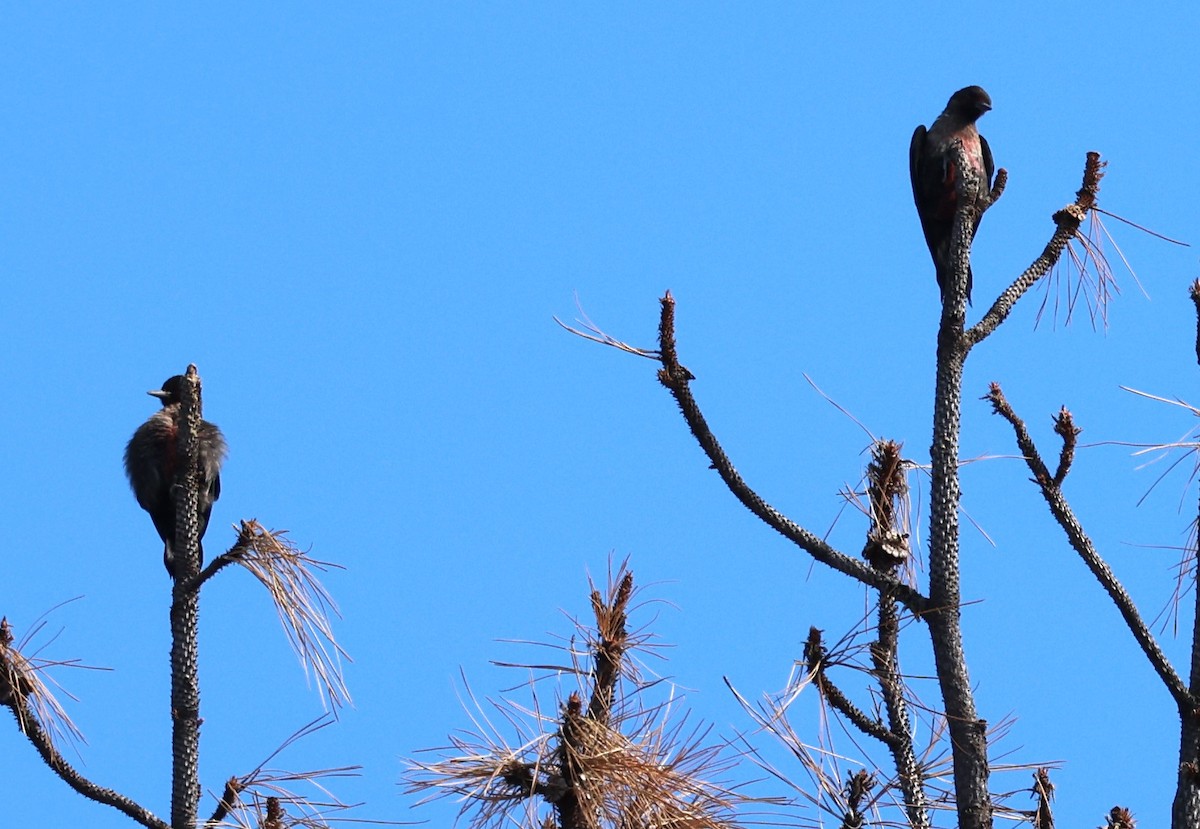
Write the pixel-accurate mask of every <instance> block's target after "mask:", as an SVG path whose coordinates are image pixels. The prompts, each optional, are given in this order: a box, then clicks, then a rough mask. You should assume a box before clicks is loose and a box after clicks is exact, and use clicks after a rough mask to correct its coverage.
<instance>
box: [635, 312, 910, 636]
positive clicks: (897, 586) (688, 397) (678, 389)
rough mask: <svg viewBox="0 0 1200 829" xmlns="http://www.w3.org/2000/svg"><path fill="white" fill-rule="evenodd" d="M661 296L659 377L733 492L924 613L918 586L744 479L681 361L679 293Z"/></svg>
mask: <svg viewBox="0 0 1200 829" xmlns="http://www.w3.org/2000/svg"><path fill="white" fill-rule="evenodd" d="M659 301H660V303H661V304H662V317H661V319H660V322H659V329H658V330H659V346H660V354H661V359H662V366H663V367H662V368H661V369H659V372H658V379H659V381H660V382H661V383H662V384H663V385H664V386H666V388H667V390H668V391H670V392H671V395H672V396H673V397H674V398H675V402H676V403H677V404H678V405H679V409H680V411H681V412H682V413H683V417H684V420H686V421H687V424H688V427H689V428H690V429H691V431H692V434H693V435H694V436H695V438H696V440H697V441H698V442H699V443H700V448H702V449H703V450H704V453H705V454H706V455H708V458H709V460H710V461H712V465H713V468H714V469H716V470H717V473H718V474H720V476H721V479H722V480H723V481H724V482H725V485H726V486H727V487H729V491H730V492H732V493H733V494H734V496H735V497H736V498H737V499H738V500H739V501H741V502H742V504H743V505H744V506H745V507H746V509H748V510H750V511H751V512H752V513H754V514H755V515H757V516H758V517H759V518H760V519H761V520H762V521H763V522H764V523H766V524H767V526H769V527H771V528H772V529H774V530H775V531H776V532H778V533H779V534H780V535H782V536H783V537H784V538H786V539H788V540H789V541H791V542H792V543H793V544H795V545H796V546H798V547H800V548H801V549H802V550H804V551H805V552H807V553H808V554H809V555H811V556H812V557H813V558H815V559H816V560H817V561H819V562H821V563H822V564H826V565H828V566H829V567H832V568H833V569H834V570H837V571H838V572H839V573H843V574H845V575H847V576H850V577H851V578H853V579H856V580H858V581H860V582H862V583H863V584H866V585H869V586H871V587H874V588H875V589H877V590H887V591H890V592H891V593H893V594H894V595H895V596H896V598H897V599H898V600H899V601H901V602H903V603H904V605H905V607H907V608H908V609H909V610H910V611H912V613H914V614H915V615H917V616H920V615H921V614H922V613H924V612H925V611H926V610H927V609H928V607H929V604H928V600H927V599H926V598H925V597H924V596H922V595H921V594H920V593H919V592H918V591H917V590H915V589H914V588H912V587H910V586H909V585H907V584H904V583H902V582H900V581H899V580H897V579H895V578H890V577H888V576H887V575H885V574H884V573H880V572H879V571H877V570H874V569H872V568H871V567H868V566H867V565H865V564H864V563H863V562H861V561H859V560H857V559H855V558H851V557H850V556H848V555H846V554H845V553H843V552H840V551H839V550H836V549H834V548H833V547H831V546H830V545H829V544H827V543H826V542H825V541H824V540H822V539H821V538H820V537H818V536H816V535H814V534H813V533H811V532H809V531H808V530H806V529H804V528H803V527H801V526H800V525H798V524H796V523H794V522H793V521H791V520H790V519H789V518H787V517H785V516H784V515H783V514H782V513H780V512H779V511H778V510H777V509H775V508H774V507H773V506H771V505H770V504H768V503H767V502H766V501H765V500H763V498H762V497H761V496H760V495H759V494H758V493H757V492H755V491H754V490H753V489H751V488H750V486H749V485H748V484H747V483H746V482H745V480H743V479H742V476H741V475H740V474H738V472H737V470H736V469H734V467H733V463H732V462H731V461H730V460H729V456H728V455H726V454H725V450H723V449H722V448H721V444H720V443H718V442H717V439H716V436H714V435H713V433H712V431H711V430H710V429H709V427H708V423H707V421H705V419H704V415H703V413H702V412H701V411H700V407H699V405H698V404H697V403H696V399H695V397H693V396H692V391H691V388H690V386H689V385H688V384H689V382H690V381H691V380H694V379H695V376H694V375H693V374H692V373H691V372H690V371H688V370H687V369H686V368H684V367H683V366H682V365H681V364H680V362H679V356H678V354H677V353H676V349H675V298H674V297H672V296H671V292H670V291H667V293H666V295H665V296H663V298H662V299H661V300H659Z"/></svg>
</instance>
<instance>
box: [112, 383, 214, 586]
mask: <svg viewBox="0 0 1200 829" xmlns="http://www.w3.org/2000/svg"><path fill="white" fill-rule="evenodd" d="M183 384H184V377H183V375H179V374H177V375H175V376H174V377H172V378H171V379H169V380H167V382H165V383H163V384H162V388H161V389H155V390H154V391H149V392H146V393H147V394H149V395H151V396H152V397H157V398H158V399H159V400H161V401H162V408H161V409H159V410H158V411H157V412H155V413H154V414H152V415H150V418H149V419H148V420H147V421H146V422H145V423H143V424H142V425H141V426H139V427H138V430H137V431H136V432H134V433H133V437H132V438H130V439H129V444H128V445H127V446H126V447H125V474H126V476H128V478H129V486H130V488H132V489H133V494H134V495H135V496H137V502H138V504H139V505H140V506H141V508H142V509H144V510H145V511H146V512H148V513H150V520H152V521H153V522H154V529H156V530H158V534H159V537H161V538H162V540H163V544H164V545H165V547H164V548H163V563H164V564H165V565H166V566H167V572H168V573H170V574H171V578H175V556H174V552H173V550H172V547H173V546H174V544H175V498H174V497H173V495H172V493H171V488H172V486H173V485H174V483H175V465H176V458H177V457H178V455H179V451H178V449H179V447H178V441H179V425H178V420H179V408H180V405H181V403H182V401H183V396H182V395H183ZM225 452H226V446H225V437H224V435H222V434H221V430H220V429H218V428H217V427H216V425H215V424H212V423H209V422H208V421H207V420H203V421H201V422H200V445H199V447H198V454H199V465H200V475H201V480H200V494H199V501H198V508H199V519H200V538H204V531H205V530H207V529H208V518H209V516H210V515H211V514H212V508H213V502H214V501H216V500H217V499H218V498H220V497H221V463H222V461H224V460H225ZM200 560H201V561H203V560H204V548H203V547H201V548H200Z"/></svg>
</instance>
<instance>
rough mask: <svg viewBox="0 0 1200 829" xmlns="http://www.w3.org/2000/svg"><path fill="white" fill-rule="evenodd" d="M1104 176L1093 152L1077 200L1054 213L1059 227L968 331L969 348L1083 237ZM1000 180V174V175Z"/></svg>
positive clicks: (1088, 159)
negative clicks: (1073, 240)
mask: <svg viewBox="0 0 1200 829" xmlns="http://www.w3.org/2000/svg"><path fill="white" fill-rule="evenodd" d="M1103 177H1104V162H1103V161H1101V160H1100V154H1099V153H1096V152H1090V153H1088V154H1087V161H1086V163H1085V164H1084V168H1083V186H1081V187H1080V188H1079V190H1078V191H1077V192H1076V194H1075V201H1074V202H1072V203H1071V204H1069V205H1067V206H1066V207H1064V208H1063V209H1061V210H1059V211H1058V212H1057V213H1055V214H1054V216H1053V219H1054V225H1055V230H1054V233H1053V235H1051V237H1050V241H1049V242H1047V243H1046V247H1045V248H1044V249H1043V250H1042V253H1041V254H1040V255H1039V256H1038V257H1037V258H1036V259H1034V260H1033V262H1032V264H1030V266H1029V267H1028V268H1026V269H1025V272H1024V273H1022V274H1021V275H1020V276H1018V277H1017V278H1016V279H1015V280H1014V281H1013V283H1012V284H1011V285H1009V286H1008V287H1007V288H1005V289H1004V291H1003V292H1002V293H1001V294H1000V296H998V297H997V298H996V301H995V302H994V303H993V304H992V307H991V308H990V309H988V312H987V313H986V314H984V315H983V319H981V320H980V321H979V322H977V323H976V324H975V325H974V326H972V327H971V328H970V329H969V330H968V331H967V332H966V334H965V345H966V347H967V348H968V349H970V348H972V347H973V346H975V345H977V344H978V343H980V342H982V341H983V340H984V339H986V338H987V337H988V336H989V335H990V334H991V333H992V332H994V331H995V330H996V329H997V328H999V327H1000V324H1001V323H1002V322H1004V320H1005V319H1006V318H1007V317H1008V315H1009V314H1010V313H1012V309H1013V307H1014V306H1015V305H1016V304H1017V301H1018V300H1020V298H1021V297H1022V296H1024V295H1025V293H1026V292H1027V291H1028V290H1029V289H1030V288H1032V287H1033V285H1034V283H1035V282H1037V281H1038V280H1039V279H1041V278H1042V277H1043V276H1045V275H1046V274H1047V273H1049V272H1050V269H1051V268H1053V267H1054V265H1055V263H1057V262H1058V260H1059V258H1060V257H1061V256H1062V253H1063V250H1064V249H1065V248H1066V246H1067V243H1068V242H1070V241H1071V240H1072V239H1075V238H1077V237H1078V236H1079V228H1080V226H1081V225H1082V224H1083V221H1084V219H1086V218H1087V215H1088V213H1089V211H1091V210H1092V209H1093V208H1095V206H1096V202H1097V197H1098V195H1099V192H1100V180H1101V179H1102V178H1103ZM997 179H999V176H997Z"/></svg>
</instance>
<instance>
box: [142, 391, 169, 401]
mask: <svg viewBox="0 0 1200 829" xmlns="http://www.w3.org/2000/svg"><path fill="white" fill-rule="evenodd" d="M146 394H148V395H150V396H151V397H157V398H158V399H159V400H166V399H167V396H168V395H167V393H166V392H165V391H163V390H162V389H151V390H150V391H148V392H146Z"/></svg>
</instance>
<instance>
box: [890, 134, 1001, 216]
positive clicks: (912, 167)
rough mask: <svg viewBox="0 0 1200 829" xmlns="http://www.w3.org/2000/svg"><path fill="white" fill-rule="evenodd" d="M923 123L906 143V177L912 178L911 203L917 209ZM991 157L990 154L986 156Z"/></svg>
mask: <svg viewBox="0 0 1200 829" xmlns="http://www.w3.org/2000/svg"><path fill="white" fill-rule="evenodd" d="M925 132H926V130H925V125H924V124H921V125H919V126H918V127H917V128H916V129H915V130H913V135H912V141H911V142H909V145H908V177H909V179H911V180H912V191H913V203H914V204H916V206H917V211H918V212H920V210H921V185H920V181H921V156H922V155H924V152H923V150H924V149H925ZM988 157H989V158H991V156H990V155H989V156H988Z"/></svg>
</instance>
